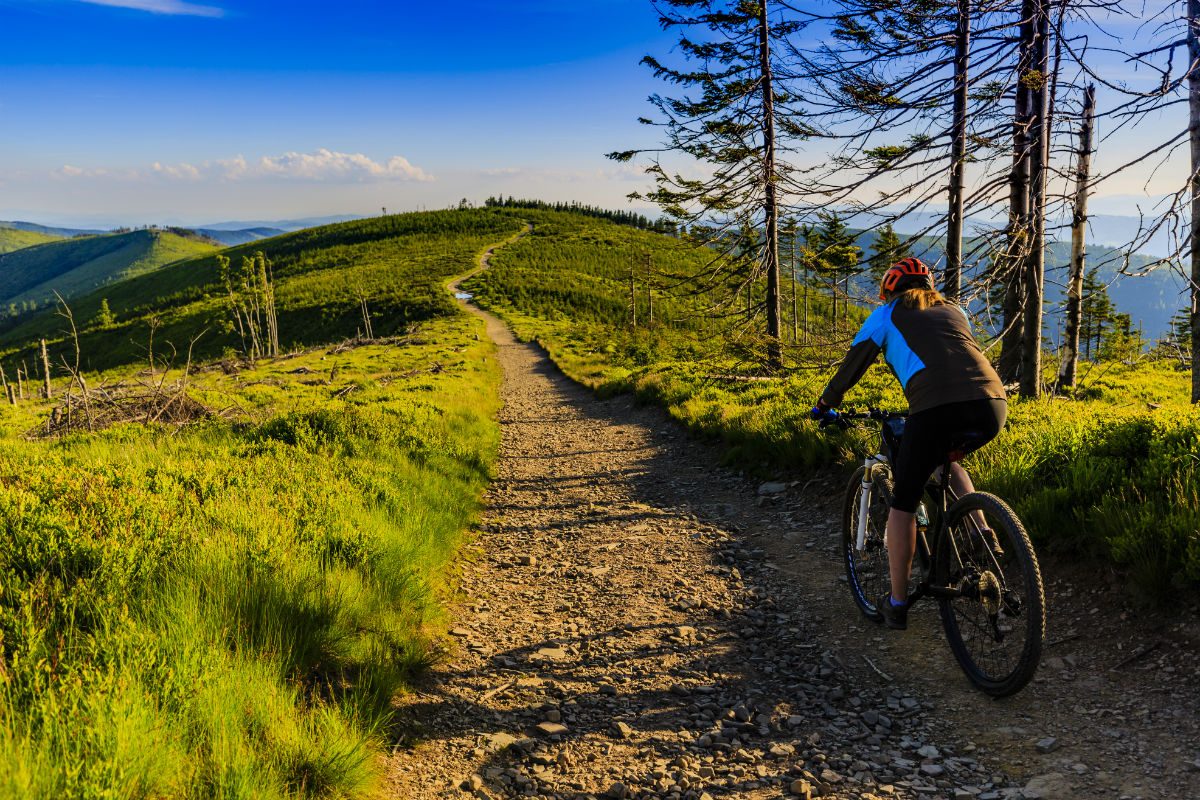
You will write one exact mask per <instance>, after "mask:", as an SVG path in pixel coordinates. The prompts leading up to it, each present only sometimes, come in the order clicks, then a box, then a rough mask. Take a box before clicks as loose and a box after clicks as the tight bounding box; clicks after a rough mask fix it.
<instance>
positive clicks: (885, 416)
mask: <svg viewBox="0 0 1200 800" xmlns="http://www.w3.org/2000/svg"><path fill="white" fill-rule="evenodd" d="M838 416H839V417H840V418H842V419H873V420H875V421H876V422H886V421H887V420H889V419H901V418H904V417H907V416H908V412H907V411H887V410H886V409H882V408H868V409H867V410H866V411H843V412H838Z"/></svg>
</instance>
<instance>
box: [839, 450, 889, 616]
mask: <svg viewBox="0 0 1200 800" xmlns="http://www.w3.org/2000/svg"><path fill="white" fill-rule="evenodd" d="M865 472H866V467H859V468H858V469H857V470H855V472H854V476H853V477H852V478H851V479H850V485H849V486H847V487H846V505H845V508H844V509H843V513H842V560H843V561H844V562H845V565H846V578H847V580H848V582H849V584H850V594H851V596H852V597H853V598H854V604H855V605H857V606H858V610H859V611H861V612H862V613H863V615H864V616H866V617H867V619H870V620H871V621H873V622H881V621H882V620H883V616H882V615H881V614H880V613H879V610H878V609H877V608H876V607H875V601H877V600H878V599H879V597H880V596H881V595H882V594H883V593H884V592H886V591H888V589H889V588H891V585H892V584H891V579H890V578H889V575H888V555H887V541H886V531H887V518H888V509H889V507H890V506H891V503H892V472H891V469H890V468H889V467H887V466H886V465H876V466H875V467H873V468H872V481H871V498H870V504H869V505H868V507H867V515H868V516H867V531H866V540H865V542H864V547H863V549H862V550H859V549H858V517H859V505H860V499H861V497H862V492H863V486H862V481H863V474H864V473H865Z"/></svg>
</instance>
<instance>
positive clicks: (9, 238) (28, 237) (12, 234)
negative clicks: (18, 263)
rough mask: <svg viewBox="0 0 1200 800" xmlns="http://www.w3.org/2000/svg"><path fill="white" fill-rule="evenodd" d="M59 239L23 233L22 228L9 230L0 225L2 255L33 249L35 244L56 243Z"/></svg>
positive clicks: (40, 234) (41, 234)
mask: <svg viewBox="0 0 1200 800" xmlns="http://www.w3.org/2000/svg"><path fill="white" fill-rule="evenodd" d="M58 238H59V237H57V236H51V235H50V234H48V233H38V232H36V231H23V230H21V229H20V228H8V227H5V226H4V225H3V224H0V254H3V253H11V252H12V251H14V250H20V249H22V248H25V247H33V246H34V245H35V244H46V243H47V242H55V241H58Z"/></svg>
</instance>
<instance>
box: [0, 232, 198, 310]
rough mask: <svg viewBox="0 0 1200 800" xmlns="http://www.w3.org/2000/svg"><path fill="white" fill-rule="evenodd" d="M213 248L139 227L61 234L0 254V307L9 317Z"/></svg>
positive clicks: (51, 304)
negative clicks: (64, 236) (95, 233)
mask: <svg viewBox="0 0 1200 800" xmlns="http://www.w3.org/2000/svg"><path fill="white" fill-rule="evenodd" d="M216 249H217V246H216V244H215V243H214V242H212V241H209V240H207V239H203V238H201V237H198V236H195V235H190V234H189V235H187V236H183V235H180V234H178V233H170V232H166V231H158V230H137V231H129V232H127V233H113V234H105V235H102V236H83V237H78V238H72V239H61V240H57V241H50V242H48V243H46V244H40V245H37V246H35V247H26V248H24V249H22V250H17V251H14V252H11V253H7V254H5V255H3V256H0V307H4V306H7V307H8V311H9V316H10V317H15V316H17V315H18V314H20V313H21V312H22V311H28V310H31V309H36V308H45V307H53V300H54V294H55V292H57V293H58V294H60V295H62V296H63V297H67V298H71V297H76V296H78V295H80V294H84V293H86V292H90V291H92V290H93V289H96V288H98V287H100V286H104V285H106V284H109V283H113V282H114V281H119V280H122V279H124V278H132V277H135V276H137V275H142V274H145V273H147V272H153V271H154V270H156V269H158V268H159V267H161V266H163V265H164V264H169V263H171V262H172V261H178V260H179V259H182V258H188V257H190V256H195V255H197V254H200V253H208V252H212V251H214V250H216Z"/></svg>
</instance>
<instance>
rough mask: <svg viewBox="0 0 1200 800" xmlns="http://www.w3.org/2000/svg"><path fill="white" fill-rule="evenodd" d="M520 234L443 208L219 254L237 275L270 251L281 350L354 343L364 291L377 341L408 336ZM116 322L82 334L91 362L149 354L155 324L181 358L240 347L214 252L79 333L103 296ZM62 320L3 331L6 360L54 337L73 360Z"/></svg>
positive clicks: (174, 269)
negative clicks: (459, 279) (493, 249)
mask: <svg viewBox="0 0 1200 800" xmlns="http://www.w3.org/2000/svg"><path fill="white" fill-rule="evenodd" d="M521 227H522V223H521V221H520V220H519V219H518V218H517V217H516V216H513V215H511V214H509V213H506V212H504V211H500V210H494V211H483V210H479V211H474V210H468V211H438V212H425V213H419V214H400V215H393V216H387V217H376V218H373V219H366V220H357V221H354V222H346V223H341V224H338V225H328V226H324V227H321V228H313V229H309V230H304V231H298V232H296V233H290V234H287V235H284V236H276V237H274V238H272V239H267V240H263V241H259V242H252V243H249V244H245V245H239V246H237V247H231V248H227V249H225V250H223V251H221V252H222V253H223V254H224V255H225V256H227V257H228V258H229V259H230V260H231V262H232V263H233V265H234V266H235V267H236V266H237V265H239V264H240V263H241V260H242V258H243V257H245V256H251V255H253V254H254V253H256V252H259V251H262V252H264V253H265V254H266V256H267V257H268V258H269V259H270V260H271V261H272V263H273V271H274V277H275V286H276V302H277V305H278V307H279V336H280V340H281V344H282V346H283V348H284V349H285V350H286V349H290V348H293V347H303V346H309V345H314V344H319V343H322V342H328V341H331V340H333V339H335V338H338V337H347V336H353V335H354V334H355V331H356V330H357V329H359V328H360V327H361V326H362V322H361V310H360V306H359V300H358V295H359V293H362V294H364V295H365V296H366V297H367V299H368V306H369V308H370V311H371V314H372V316H373V318H374V330H375V334H376V335H377V336H386V335H391V334H393V333H397V332H400V331H403V330H404V329H405V328H406V327H407V326H408V325H409V324H411V323H413V322H421V321H424V320H430V319H434V318H436V317H439V316H445V315H447V314H450V313H452V312H453V310H454V307H453V303H452V301H451V300H450V298H449V297H448V295H447V294H446V292H445V291H444V289H443V288H442V283H443V282H444V280H445V279H446V278H448V277H449V276H451V275H454V274H457V273H458V272H460V271H462V268H463V265H464V264H467V263H469V262H470V261H471V259H472V258H474V256H475V255H476V254H477V253H478V252H479V251H480V250H482V249H483V248H484V247H486V246H487V245H488V244H490V243H492V242H496V241H499V240H501V239H503V238H505V237H506V236H509V235H511V234H513V233H515V232H517V231H519V230H520V229H521ZM105 299H106V300H107V301H108V303H109V306H110V308H111V310H112V312H113V314H114V316H115V319H116V322H115V324H114V325H110V326H105V327H96V326H92V327H91V328H90V329H88V330H86V331H85V332H84V333H83V335H82V337H81V351H82V355H83V364H84V366H85V368H88V369H111V368H113V367H118V366H121V365H124V364H129V363H132V362H134V361H139V360H142V359H144V358H145V357H146V352H147V349H148V346H149V339H150V330H151V320H155V322H156V324H158V325H159V326H160V327H158V329H157V330H156V331H155V333H154V339H155V342H156V346H155V351H156V352H157V353H160V354H161V353H166V352H169V351H170V350H171V349H172V348H173V349H174V350H176V351H177V352H180V353H182V352H185V351H186V350H187V347H188V343H189V341H190V340H191V339H192V338H193V337H195V336H196V335H197V334H198V333H200V332H201V331H207V332H206V333H205V334H204V336H203V338H202V339H201V340H200V341H199V342H198V343H197V346H196V349H195V355H196V356H197V357H198V358H209V357H215V356H219V355H221V354H222V353H223V352H225V351H226V350H229V349H234V348H240V342H239V340H238V337H237V334H236V332H235V331H234V329H233V325H232V320H231V317H230V315H229V312H228V311H227V310H226V306H225V288H224V286H223V285H222V284H221V282H220V277H219V272H218V267H217V260H216V256H215V254H212V255H204V256H199V257H195V258H190V259H186V260H183V261H177V262H175V263H173V264H169V265H167V266H165V267H162V268H160V269H157V270H155V271H153V272H150V273H148V274H145V275H141V276H138V277H135V278H132V279H129V280H124V281H121V282H120V283H118V284H114V285H112V286H107V287H104V288H103V289H102V290H100V291H97V292H93V293H92V294H89V295H86V296H83V297H80V298H78V299H77V300H74V301H72V303H71V306H72V310H73V312H74V314H75V318H76V321H77V322H78V324H79V326H80V327H81V328H84V327H87V325H88V323H89V322H90V321H93V320H95V319H96V318H97V315H98V313H99V311H100V304H101V301H102V300H105ZM64 329H65V324H64V321H63V319H62V318H61V317H59V316H58V315H56V314H54V313H53V312H47V313H43V314H39V315H36V316H32V317H29V318H25V319H23V320H22V321H20V323H19V324H18V325H16V326H15V327H12V328H10V329H9V330H7V331H3V332H0V364H3V365H4V367H5V369H7V370H8V371H9V372H10V374H11V373H12V371H13V369H14V368H15V366H16V364H17V363H18V362H19V361H20V360H22V359H29V360H30V361H32V356H33V349H32V348H33V344H34V343H35V342H36V340H37V339H38V338H40V337H43V336H44V337H46V338H47V339H48V340H49V341H50V346H51V350H52V353H53V355H54V361H55V363H58V362H59V360H60V358H61V356H62V354H64V353H66V354H67V355H68V357H71V356H70V351H71V347H70V345H69V344H67V343H66V342H64Z"/></svg>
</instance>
